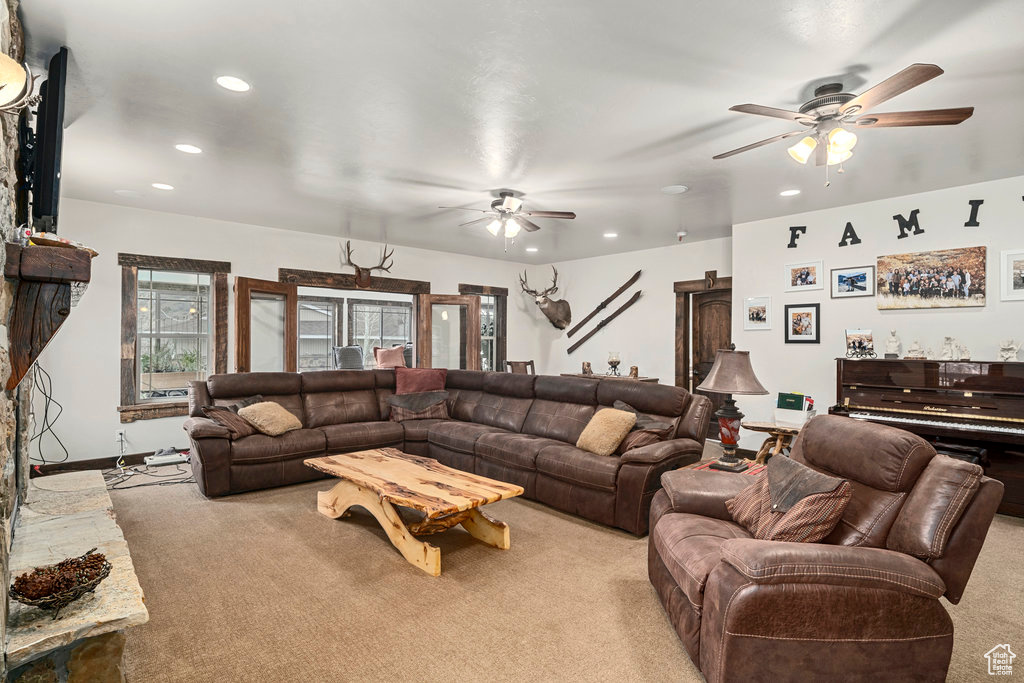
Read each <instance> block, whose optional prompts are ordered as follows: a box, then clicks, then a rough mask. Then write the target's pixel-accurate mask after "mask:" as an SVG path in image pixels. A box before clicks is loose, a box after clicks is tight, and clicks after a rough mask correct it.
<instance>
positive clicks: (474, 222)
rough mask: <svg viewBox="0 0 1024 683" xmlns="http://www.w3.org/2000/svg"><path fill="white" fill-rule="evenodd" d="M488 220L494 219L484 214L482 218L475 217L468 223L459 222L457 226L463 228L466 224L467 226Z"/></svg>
mask: <svg viewBox="0 0 1024 683" xmlns="http://www.w3.org/2000/svg"><path fill="white" fill-rule="evenodd" d="M490 220H494V219H493V218H491V217H490V216H484V217H483V218H476V219H474V220H471V221H469V222H468V223H459V227H460V228H465V227H466V226H469V225H476V224H477V223H484V222H486V221H490Z"/></svg>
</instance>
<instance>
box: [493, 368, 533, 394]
mask: <svg viewBox="0 0 1024 683" xmlns="http://www.w3.org/2000/svg"><path fill="white" fill-rule="evenodd" d="M536 381H537V376H536V375H518V374H513V373H511V372H485V373H484V385H483V390H484V393H486V394H497V395H498V396H509V397H511V398H533V385H534V383H535V382H536Z"/></svg>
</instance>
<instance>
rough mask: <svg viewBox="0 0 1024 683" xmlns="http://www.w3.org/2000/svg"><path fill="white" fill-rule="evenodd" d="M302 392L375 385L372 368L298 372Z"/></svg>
mask: <svg viewBox="0 0 1024 683" xmlns="http://www.w3.org/2000/svg"><path fill="white" fill-rule="evenodd" d="M300 375H301V377H302V393H303V394H321V393H324V392H337V391H356V390H358V389H373V388H374V387H375V386H377V381H376V376H375V373H374V371H372V370H316V371H312V372H303V373H300Z"/></svg>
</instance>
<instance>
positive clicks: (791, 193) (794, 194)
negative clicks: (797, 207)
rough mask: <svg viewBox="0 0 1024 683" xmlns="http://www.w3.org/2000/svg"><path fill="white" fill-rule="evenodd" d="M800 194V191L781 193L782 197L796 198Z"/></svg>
mask: <svg viewBox="0 0 1024 683" xmlns="http://www.w3.org/2000/svg"><path fill="white" fill-rule="evenodd" d="M798 194H800V190H783V191H782V192H780V193H779V196H780V197H795V196H796V195H798Z"/></svg>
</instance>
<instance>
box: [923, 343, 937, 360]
mask: <svg viewBox="0 0 1024 683" xmlns="http://www.w3.org/2000/svg"><path fill="white" fill-rule="evenodd" d="M924 357H925V358H927V359H928V360H935V352H934V351H932V347H930V346H929V347H928V348H927V349H925V350H924Z"/></svg>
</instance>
